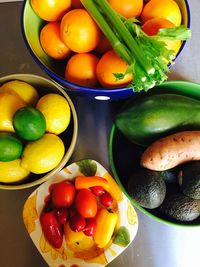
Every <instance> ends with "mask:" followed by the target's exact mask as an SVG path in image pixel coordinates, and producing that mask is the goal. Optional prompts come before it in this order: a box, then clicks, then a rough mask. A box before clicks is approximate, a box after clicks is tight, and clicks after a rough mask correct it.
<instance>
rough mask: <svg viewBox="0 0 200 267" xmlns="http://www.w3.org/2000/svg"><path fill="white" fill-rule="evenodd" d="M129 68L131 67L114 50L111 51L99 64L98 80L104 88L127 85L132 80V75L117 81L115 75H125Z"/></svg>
mask: <svg viewBox="0 0 200 267" xmlns="http://www.w3.org/2000/svg"><path fill="white" fill-rule="evenodd" d="M128 67H129V65H128V64H127V63H126V62H125V61H124V60H123V59H121V58H120V57H119V56H118V55H117V54H116V53H115V52H114V50H109V51H108V52H106V53H105V54H104V55H103V56H102V57H101V58H100V60H99V62H98V64H97V69H96V73H97V78H98V80H99V82H100V84H101V85H102V86H103V87H117V86H121V85H127V84H128V83H130V82H131V80H132V75H131V74H126V75H125V76H124V78H123V79H121V80H117V79H116V77H115V76H114V73H125V72H126V71H127V69H128Z"/></svg>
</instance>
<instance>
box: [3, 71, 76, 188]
mask: <svg viewBox="0 0 200 267" xmlns="http://www.w3.org/2000/svg"><path fill="white" fill-rule="evenodd" d="M12 80H20V81H24V82H27V83H29V84H31V85H32V86H33V87H35V88H36V89H37V91H38V93H39V95H40V96H42V95H45V94H47V93H57V94H60V95H61V96H63V97H64V98H65V99H67V101H68V103H69V106H70V109H71V120H70V124H69V126H68V127H67V129H66V130H65V131H64V132H63V133H61V134H60V135H59V137H60V138H61V139H62V141H63V142H64V145H65V155H64V157H63V159H62V160H61V162H60V163H59V164H58V165H57V167H55V168H54V169H53V170H51V171H50V172H48V173H44V174H40V175H39V174H31V175H30V176H29V177H28V178H27V179H25V180H23V181H21V182H19V183H15V184H14V183H13V184H5V183H0V189H6V190H17V189H23V188H29V187H32V186H35V185H38V184H41V183H43V182H45V181H46V180H48V179H49V178H50V177H51V176H52V175H54V174H55V173H57V172H59V171H60V170H61V169H62V168H63V167H64V166H65V165H66V163H67V162H68V161H69V159H70V157H71V155H72V153H73V151H74V148H75V145H76V140H77V133H78V121H77V114H76V110H75V108H74V105H73V103H72V101H71V99H70V98H69V96H68V95H67V93H66V92H65V91H64V90H63V89H62V88H61V87H60V86H59V85H57V84H55V83H54V82H52V81H50V80H48V79H46V78H43V77H40V76H37V75H32V74H11V75H8V76H4V77H1V78H0V86H1V85H2V84H4V83H6V82H8V81H12Z"/></svg>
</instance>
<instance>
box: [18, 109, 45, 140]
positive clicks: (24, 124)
mask: <svg viewBox="0 0 200 267" xmlns="http://www.w3.org/2000/svg"><path fill="white" fill-rule="evenodd" d="M13 126H14V129H15V132H16V133H17V134H18V135H19V136H20V137H21V138H23V139H24V140H27V141H34V140H37V139H39V138H41V137H42V136H43V135H44V133H45V130H46V121H45V118H44V116H43V114H42V113H41V112H40V111H39V110H37V109H36V108H33V107H23V108H20V109H18V110H17V111H16V112H15V114H14V117H13Z"/></svg>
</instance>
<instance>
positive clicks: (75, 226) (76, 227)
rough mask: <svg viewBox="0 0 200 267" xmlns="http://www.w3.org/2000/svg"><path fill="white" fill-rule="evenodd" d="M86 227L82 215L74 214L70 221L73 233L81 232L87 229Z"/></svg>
mask: <svg viewBox="0 0 200 267" xmlns="http://www.w3.org/2000/svg"><path fill="white" fill-rule="evenodd" d="M85 225H86V221H85V218H84V217H83V216H81V215H80V214H74V215H73V216H72V217H71V218H70V219H69V226H70V228H71V229H72V231H75V232H80V231H82V230H83V229H84V228H85Z"/></svg>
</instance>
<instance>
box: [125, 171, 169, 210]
mask: <svg viewBox="0 0 200 267" xmlns="http://www.w3.org/2000/svg"><path fill="white" fill-rule="evenodd" d="M128 192H129V194H130V195H131V197H132V198H133V199H134V200H136V201H137V202H138V204H139V205H141V206H142V207H144V208H148V209H154V208H157V207H159V206H160V205H161V203H162V202H163V200H164V198H165V195H166V185H165V182H164V180H163V179H162V177H161V175H160V173H159V172H156V171H151V170H148V169H145V168H142V169H139V170H138V171H136V172H135V173H134V174H133V175H132V176H131V177H130V178H129V181H128Z"/></svg>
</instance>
